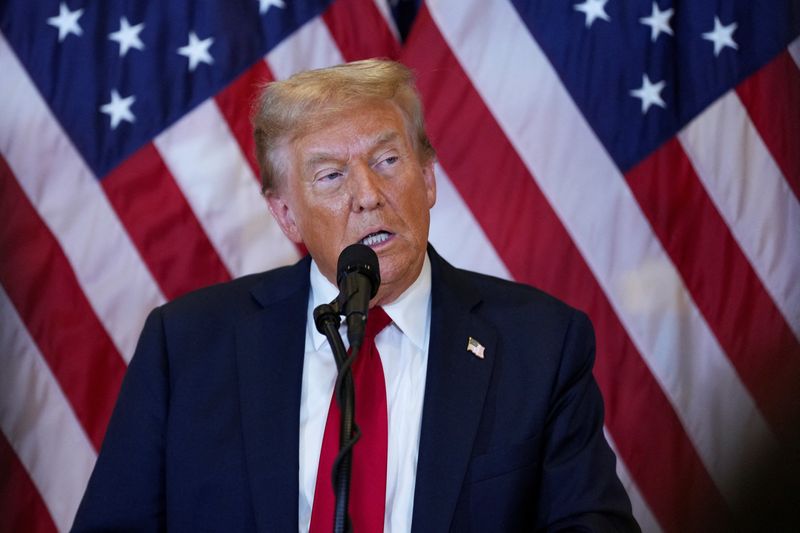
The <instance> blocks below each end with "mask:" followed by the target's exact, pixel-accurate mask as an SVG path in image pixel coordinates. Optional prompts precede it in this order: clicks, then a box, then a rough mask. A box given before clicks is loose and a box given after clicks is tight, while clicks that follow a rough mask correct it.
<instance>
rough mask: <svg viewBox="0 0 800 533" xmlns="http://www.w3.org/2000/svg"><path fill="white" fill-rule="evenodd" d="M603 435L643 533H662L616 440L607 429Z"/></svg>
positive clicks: (604, 429)
mask: <svg viewBox="0 0 800 533" xmlns="http://www.w3.org/2000/svg"><path fill="white" fill-rule="evenodd" d="M603 433H604V434H605V436H606V440H607V441H608V444H609V446H611V449H612V450H613V451H614V455H616V456H617V476H619V480H620V481H621V482H622V486H623V487H625V491H626V492H627V493H628V496H629V497H630V499H631V508H632V509H633V516H634V518H636V521H637V522H638V523H639V527H640V528H641V529H642V533H661V527H660V526H659V525H658V521H656V517H655V516H653V513H652V512H651V511H650V507H648V505H647V503H646V502H645V501H644V498H642V493H641V492H639V487H637V486H636V483H634V481H633V479H632V478H631V474H630V472H628V467H626V466H625V463H624V462H623V461H622V459H621V458H620V456H619V451H618V450H617V445H616V443H615V442H614V439H612V438H611V435H610V434H609V432H608V430H607V429H606V428H605V427H604V428H603Z"/></svg>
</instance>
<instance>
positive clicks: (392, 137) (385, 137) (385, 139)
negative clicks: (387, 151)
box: [371, 131, 400, 148]
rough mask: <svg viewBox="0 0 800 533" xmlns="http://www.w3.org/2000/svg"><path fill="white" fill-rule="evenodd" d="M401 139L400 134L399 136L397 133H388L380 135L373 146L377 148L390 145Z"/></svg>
mask: <svg viewBox="0 0 800 533" xmlns="http://www.w3.org/2000/svg"><path fill="white" fill-rule="evenodd" d="M399 138H400V134H398V133H397V132H396V131H386V132H383V133H381V134H380V135H378V136H377V137H376V138H375V141H374V142H373V143H372V145H371V146H372V147H373V148H375V147H378V146H381V145H383V144H388V143H390V142H392V141H396V140H397V139H399Z"/></svg>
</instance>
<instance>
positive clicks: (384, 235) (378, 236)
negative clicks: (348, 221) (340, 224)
mask: <svg viewBox="0 0 800 533" xmlns="http://www.w3.org/2000/svg"><path fill="white" fill-rule="evenodd" d="M392 235H393V234H392V233H389V232H388V231H376V232H375V233H370V234H369V235H367V236H366V237H364V238H363V239H361V240H360V241H358V242H359V243H361V244H366V245H367V246H370V247H372V246H378V245H379V244H382V243H384V242H386V241H388V240H389V239H390V238H391V237H392Z"/></svg>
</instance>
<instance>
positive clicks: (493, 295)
mask: <svg viewBox="0 0 800 533" xmlns="http://www.w3.org/2000/svg"><path fill="white" fill-rule="evenodd" d="M456 271H457V272H458V273H459V275H461V276H463V277H464V279H465V280H466V281H468V283H469V284H470V285H472V286H473V287H474V288H475V289H476V290H477V291H478V292H479V294H480V297H481V299H482V300H483V301H484V302H485V303H486V304H488V305H489V306H492V307H504V308H508V309H509V310H513V309H519V310H520V311H524V310H525V309H529V310H535V311H536V312H537V314H538V313H545V314H547V315H551V316H556V317H559V318H562V319H568V318H570V317H572V316H574V315H575V314H576V313H577V314H579V315H584V313H583V312H582V311H580V310H578V309H575V308H574V307H572V306H570V305H569V304H567V303H565V302H563V301H562V300H560V299H558V298H556V297H555V296H553V295H551V294H548V293H546V292H544V291H542V290H541V289H538V288H536V287H534V286H532V285H528V284H525V283H520V282H517V281H510V280H507V279H502V278H498V277H495V276H491V275H488V274H481V273H478V272H472V271H469V270H463V269H456Z"/></svg>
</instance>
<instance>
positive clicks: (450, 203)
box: [429, 164, 511, 279]
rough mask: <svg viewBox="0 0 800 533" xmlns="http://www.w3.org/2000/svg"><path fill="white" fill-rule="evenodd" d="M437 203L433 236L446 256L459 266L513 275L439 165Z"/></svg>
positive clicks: (507, 275)
mask: <svg viewBox="0 0 800 533" xmlns="http://www.w3.org/2000/svg"><path fill="white" fill-rule="evenodd" d="M435 171H436V205H434V206H433V209H432V210H431V230H430V235H429V240H430V242H431V244H433V245H434V246H435V247H436V251H437V252H439V253H440V254H441V255H442V257H444V258H445V259H447V260H448V261H450V262H451V263H453V264H454V265H455V266H457V267H459V268H466V269H469V270H474V271H475V272H482V273H484V274H489V275H491V276H497V277H499V278H504V279H511V274H510V273H509V272H508V269H507V268H506V266H505V264H504V263H503V261H502V259H500V256H498V255H497V252H496V251H495V249H494V246H492V243H491V242H490V241H489V239H488V238H487V237H486V234H485V233H484V232H483V228H481V226H480V225H479V224H478V221H477V220H475V217H474V215H473V214H472V211H470V210H469V207H467V205H466V204H465V203H464V200H463V199H462V198H461V195H460V194H459V193H458V191H457V190H456V188H455V187H454V186H453V183H452V182H451V181H450V178H449V177H448V176H447V174H445V172H444V169H443V168H442V167H441V166H440V165H438V164H437V165H436V169H435Z"/></svg>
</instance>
